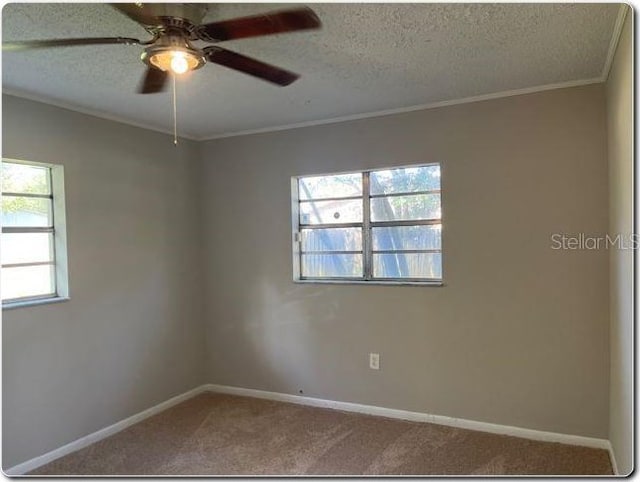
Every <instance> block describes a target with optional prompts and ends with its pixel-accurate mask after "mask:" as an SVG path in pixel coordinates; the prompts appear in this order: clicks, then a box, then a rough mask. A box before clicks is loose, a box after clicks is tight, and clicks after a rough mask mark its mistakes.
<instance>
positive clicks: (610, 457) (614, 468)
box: [607, 441, 620, 475]
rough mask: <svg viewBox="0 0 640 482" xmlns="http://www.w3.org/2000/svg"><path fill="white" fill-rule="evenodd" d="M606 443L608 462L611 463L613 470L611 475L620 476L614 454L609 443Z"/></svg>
mask: <svg viewBox="0 0 640 482" xmlns="http://www.w3.org/2000/svg"><path fill="white" fill-rule="evenodd" d="M607 442H608V445H609V447H608V450H609V460H610V461H611V469H612V470H613V475H620V472H618V463H617V462H616V453H615V452H614V451H613V445H611V442H609V441H607Z"/></svg>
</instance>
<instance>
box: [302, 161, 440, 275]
mask: <svg viewBox="0 0 640 482" xmlns="http://www.w3.org/2000/svg"><path fill="white" fill-rule="evenodd" d="M292 188H293V195H294V199H293V200H294V204H293V206H294V218H293V223H294V232H295V237H294V278H295V279H296V280H302V281H304V280H316V281H322V280H326V281H345V282H349V281H356V282H357V281H363V282H389V283H394V282H411V283H414V282H415V283H424V284H429V283H432V284H440V283H441V282H442V241H441V232H442V213H441V193H440V165H439V164H427V165H418V166H409V167H402V168H389V169H380V170H371V171H364V172H358V173H348V174H336V175H322V176H309V177H298V178H294V179H293V184H292Z"/></svg>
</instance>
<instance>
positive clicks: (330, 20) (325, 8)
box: [2, 3, 619, 139]
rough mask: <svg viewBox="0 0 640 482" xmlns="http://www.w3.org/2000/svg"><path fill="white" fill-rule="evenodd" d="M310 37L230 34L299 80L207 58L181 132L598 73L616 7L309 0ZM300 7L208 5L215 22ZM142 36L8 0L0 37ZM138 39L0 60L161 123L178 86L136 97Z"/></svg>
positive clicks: (88, 12)
mask: <svg viewBox="0 0 640 482" xmlns="http://www.w3.org/2000/svg"><path fill="white" fill-rule="evenodd" d="M309 5H310V6H311V7H312V8H313V9H314V10H315V11H316V13H317V14H318V16H319V17H320V18H321V20H322V22H323V29H322V30H319V31H312V32H297V33H293V34H283V35H275V36H270V37H262V38H256V39H244V40H236V41H230V42H225V43H224V44H223V45H224V47H225V48H229V49H231V50H236V51H238V52H240V53H243V54H245V55H250V56H253V57H256V58H258V59H261V60H263V61H266V62H269V63H273V64H275V65H279V66H282V67H284V68H287V69H289V70H293V71H295V72H298V73H300V74H302V77H301V79H300V80H298V81H297V82H296V83H294V84H292V85H291V86H289V87H284V88H280V87H275V86H272V85H271V84H268V83H266V82H263V81H260V80H257V79H254V78H252V77H249V76H246V75H243V74H240V73H237V72H234V71H231V70H229V69H226V68H225V67H221V66H213V65H205V66H204V67H203V68H202V69H201V70H198V71H196V72H193V73H191V74H190V75H189V76H188V77H185V78H181V79H180V80H179V81H178V122H179V130H180V133H181V134H183V135H186V136H188V137H193V138H198V139H202V138H208V137H213V136H216V135H220V134H226V133H232V132H238V131H245V130H253V129H261V128H268V127H274V126H281V125H287V124H294V123H300V122H309V121H317V120H322V119H328V118H335V117H341V116H350V115H356V114H362V113H368V112H375V111H380V110H386V109H396V108H403V107H410V106H414V105H420V104H428V103H434V102H440V101H445V100H452V99H460V98H465V97H470V96H477V95H483V94H490V93H495V92H501V91H508V90H513V89H523V88H529V87H535V86H542V85H546V84H555V83H562V82H569V81H578V80H585V79H594V78H599V77H600V76H601V75H602V73H603V68H604V66H605V63H606V59H607V54H608V51H609V46H610V43H611V39H612V36H613V32H614V25H615V23H616V17H617V15H618V11H619V4H596V3H588V4H587V3H583V4H579V3H567V4H552V3H544V4H533V3H528V4H527V3H525V4H489V3H487V4H468V3H467V4H445V3H432V4H426V3H425V4H356V3H351V4H309ZM292 6H293V5H292V4H279V5H278V4H265V3H263V4H248V3H245V4H215V5H214V4H211V5H210V11H209V13H208V15H207V17H206V18H205V21H213V20H214V19H226V18H233V17H236V16H244V15H250V14H255V13H259V12H264V11H269V10H274V9H281V8H288V7H292ZM92 36H96V37H99V36H123V37H135V38H141V39H146V38H148V35H147V34H146V32H145V31H144V30H143V29H142V28H141V27H140V26H139V25H137V24H136V23H135V22H133V21H132V20H130V19H129V18H127V17H125V16H124V15H122V14H121V13H119V12H117V11H115V10H113V9H112V8H111V7H109V6H108V5H105V4H78V3H75V4H36V3H28V4H16V3H12V4H6V5H5V6H4V8H3V9H2V37H3V40H4V41H10V40H26V39H41V38H59V37H92ZM141 52H142V47H140V46H123V45H115V46H91V47H70V48H58V49H48V50H39V51H28V52H7V53H3V55H2V75H3V88H5V89H6V90H7V91H8V92H10V93H14V94H18V95H24V96H27V97H34V98H38V99H42V100H45V101H50V102H52V103H58V104H62V105H66V106H68V107H70V108H74V107H75V108H77V109H78V110H82V111H89V112H93V113H95V114H97V115H104V116H106V117H111V118H117V119H122V120H124V121H129V122H132V123H137V124H142V125H146V126H148V127H151V128H156V129H160V130H164V131H170V130H171V129H172V126H173V121H172V117H171V116H172V108H171V96H170V93H169V92H166V93H162V94H155V95H139V94H136V93H135V91H136V88H137V85H138V83H139V81H140V76H141V75H142V72H143V70H144V66H143V64H142V63H141V61H140V59H139V56H140V53H141Z"/></svg>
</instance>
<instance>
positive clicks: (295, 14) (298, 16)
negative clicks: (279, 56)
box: [195, 7, 321, 42]
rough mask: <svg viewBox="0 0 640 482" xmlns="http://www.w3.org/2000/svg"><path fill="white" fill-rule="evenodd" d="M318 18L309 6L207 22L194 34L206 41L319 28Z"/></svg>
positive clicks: (220, 40)
mask: <svg viewBox="0 0 640 482" xmlns="http://www.w3.org/2000/svg"><path fill="white" fill-rule="evenodd" d="M320 25H321V23H320V19H319V18H318V16H317V15H316V14H315V13H314V12H313V10H311V9H310V8H307V7H303V8H296V9H293V10H284V11H281V12H273V13H266V14H263V15H255V16H251V17H242V18H236V19H232V20H223V21H221V22H213V23H207V24H204V25H200V26H199V27H197V28H196V31H195V33H196V35H197V36H198V38H199V39H200V40H205V41H207V42H222V41H224V40H235V39H239V38H247V37H258V36H261V35H272V34H276V33H285V32H294V31H296V30H308V29H314V28H320Z"/></svg>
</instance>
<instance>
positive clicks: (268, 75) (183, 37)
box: [2, 3, 321, 94]
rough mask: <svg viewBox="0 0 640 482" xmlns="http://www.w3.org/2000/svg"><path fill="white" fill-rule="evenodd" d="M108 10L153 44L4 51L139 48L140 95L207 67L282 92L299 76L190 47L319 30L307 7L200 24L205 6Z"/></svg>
mask: <svg viewBox="0 0 640 482" xmlns="http://www.w3.org/2000/svg"><path fill="white" fill-rule="evenodd" d="M111 6H112V7H113V8H115V9H116V10H118V11H120V12H122V13H123V14H125V15H126V16H127V17H129V18H131V19H132V20H134V21H136V22H138V23H139V24H140V25H142V27H143V28H144V29H145V30H146V31H147V32H149V34H151V35H152V38H151V39H150V40H148V41H141V40H138V39H134V38H124V37H98V38H68V39H51V40H27V41H19V42H7V43H3V45H2V49H3V50H5V51H19V50H26V49H39V48H49V47H69V46H82V45H101V44H125V45H142V46H145V50H144V52H143V53H142V55H141V59H142V61H143V62H144V63H145V64H146V65H147V70H146V73H145V74H144V76H143V78H142V82H141V84H140V87H139V89H138V92H139V93H141V94H152V93H156V92H160V91H162V90H164V88H165V87H166V84H167V78H168V76H169V73H173V74H177V75H180V74H184V73H185V72H189V71H192V70H196V69H199V68H200V67H202V66H203V65H205V64H206V63H207V62H213V63H215V64H219V65H223V66H225V67H228V68H231V69H234V70H237V71H240V72H243V73H245V74H249V75H252V76H254V77H257V78H260V79H263V80H266V81H268V82H271V83H273V84H276V85H279V86H285V85H289V84H291V83H292V82H293V81H295V80H296V79H297V78H298V77H299V75H298V74H295V73H293V72H289V71H287V70H284V69H281V68H279V67H276V66H273V65H270V64H267V63H264V62H261V61H259V60H256V59H253V58H250V57H246V56H244V55H241V54H238V53H236V52H232V51H230V50H226V49H223V48H222V47H219V46H217V45H209V46H206V47H203V48H199V47H196V46H194V45H193V43H192V42H194V41H204V42H207V43H212V44H217V43H219V42H224V41H226V40H236V39H242V38H248V37H259V36H262V35H273V34H278V33H286V32H294V31H297V30H309V29H317V28H320V25H321V23H320V19H319V18H318V17H317V15H316V14H315V13H314V12H313V11H312V10H311V9H310V8H307V7H299V8H293V9H289V10H283V11H278V12H271V13H265V14H261V15H255V16H249V17H241V18H236V19H232V20H223V21H219V22H212V23H207V24H200V22H201V21H202V19H203V18H204V16H205V14H206V13H207V11H208V7H207V5H206V4H197V3H186V4H159V3H155V4H142V3H135V4H132V3H112V4H111Z"/></svg>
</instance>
